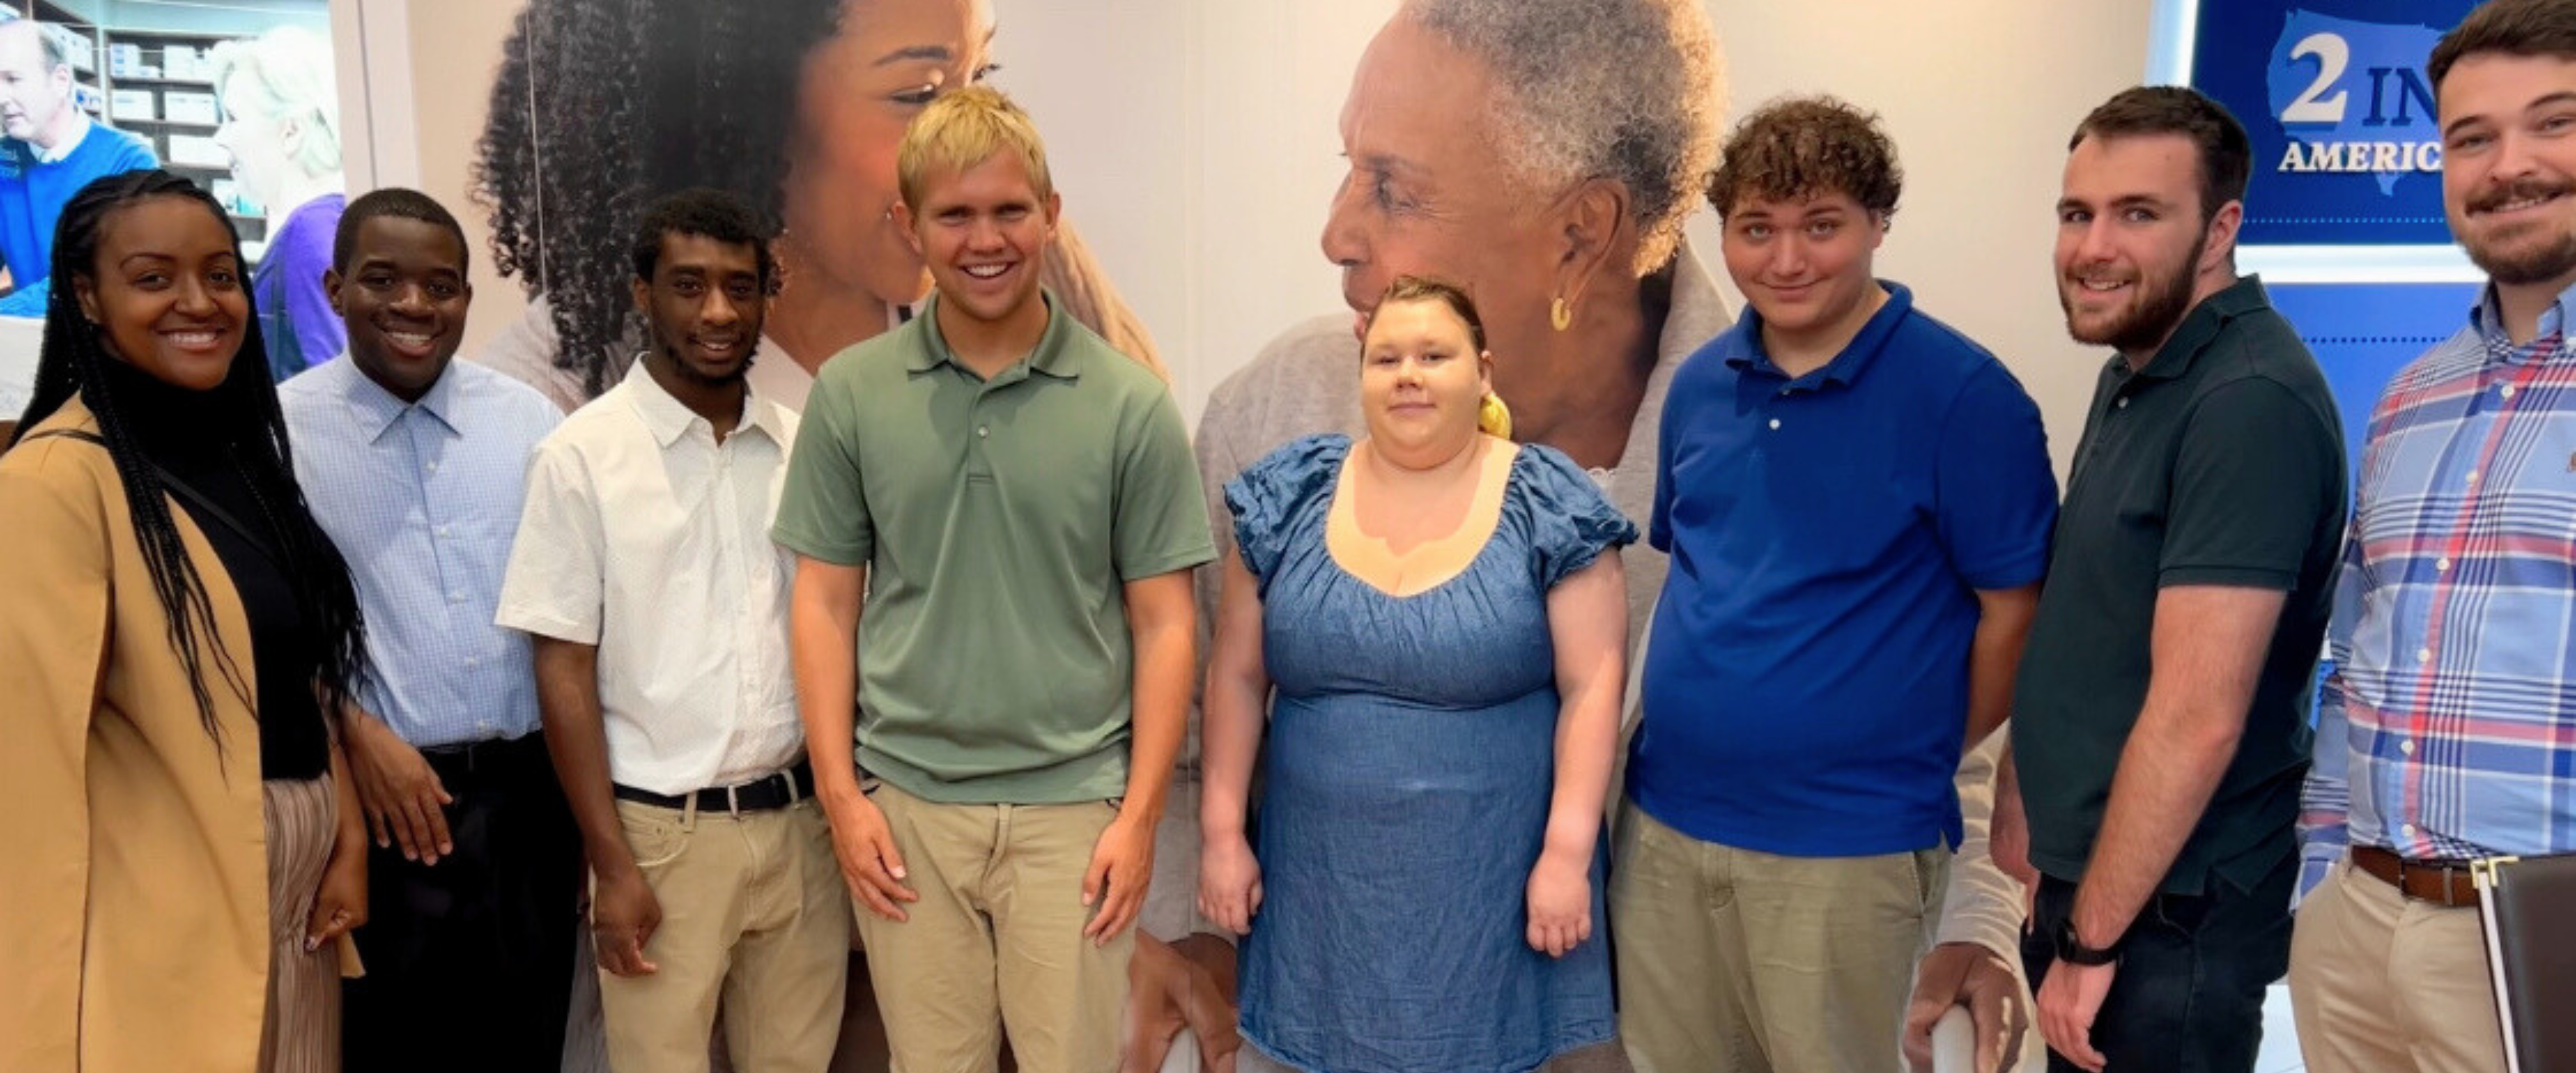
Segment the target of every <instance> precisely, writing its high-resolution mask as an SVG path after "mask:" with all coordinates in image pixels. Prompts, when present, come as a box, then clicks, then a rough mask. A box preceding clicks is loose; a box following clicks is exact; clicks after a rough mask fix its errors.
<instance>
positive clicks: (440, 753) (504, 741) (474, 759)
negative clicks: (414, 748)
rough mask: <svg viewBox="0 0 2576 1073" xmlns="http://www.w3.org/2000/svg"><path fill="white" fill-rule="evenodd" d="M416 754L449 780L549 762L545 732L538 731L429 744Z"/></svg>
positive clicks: (440, 775)
mask: <svg viewBox="0 0 2576 1073" xmlns="http://www.w3.org/2000/svg"><path fill="white" fill-rule="evenodd" d="M420 758H421V759H423V760H426V761H429V769H430V770H431V771H435V772H437V773H438V777H439V778H440V779H443V780H451V781H452V780H456V779H462V778H468V777H471V776H474V775H478V774H483V773H487V772H491V771H498V770H503V769H508V768H514V767H524V766H527V765H529V764H531V763H533V764H537V765H550V764H551V763H552V761H551V760H550V759H549V758H548V757H547V755H546V736H545V734H544V732H542V731H540V732H536V733H531V734H523V735H521V736H519V737H515V738H486V739H484V740H482V741H469V742H463V743H459V744H456V745H433V746H430V747H428V748H426V749H422V750H421V751H420Z"/></svg>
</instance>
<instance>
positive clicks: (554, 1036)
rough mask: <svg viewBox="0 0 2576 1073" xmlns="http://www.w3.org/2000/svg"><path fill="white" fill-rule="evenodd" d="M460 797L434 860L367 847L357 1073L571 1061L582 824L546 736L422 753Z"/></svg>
mask: <svg viewBox="0 0 2576 1073" xmlns="http://www.w3.org/2000/svg"><path fill="white" fill-rule="evenodd" d="M424 755H425V756H427V757H428V758H429V764H430V767H431V769H433V770H435V771H436V772H437V773H438V778H439V781H440V782H441V783H443V784H444V785H445V786H446V787H447V793H448V796H450V797H452V798H454V799H455V803H453V804H450V805H448V806H447V808H446V813H447V830H448V834H449V836H450V838H451V839H452V840H453V842H454V843H455V846H456V851H455V852H454V853H453V854H450V855H446V856H442V857H440V858H439V859H438V863H437V864H436V865H424V864H420V863H418V862H415V861H407V860H404V859H403V855H402V849H401V848H400V846H399V845H397V846H395V847H391V848H376V847H370V848H369V850H368V854H367V909H368V913H367V923H366V925H365V926H364V927H361V928H359V929H358V931H357V943H358V956H359V957H360V958H361V959H362V960H363V961H365V963H366V975H365V976H364V977H361V978H359V979H355V980H350V981H348V982H347V983H346V984H345V985H344V988H343V992H342V994H343V997H344V1002H345V1012H344V1015H343V1018H344V1019H343V1026H342V1036H341V1040H342V1043H341V1047H342V1054H343V1057H344V1059H345V1063H346V1066H347V1068H348V1069H349V1070H350V1071H351V1073H383V1071H396V1073H401V1071H407V1070H421V1071H431V1070H437V1071H441V1073H444V1071H449V1070H475V1071H478V1073H480V1071H486V1070H488V1071H492V1073H518V1071H521V1070H528V1071H536V1070H543V1071H546V1073H554V1071H556V1070H558V1069H560V1068H561V1066H562V1060H563V1035H564V1015H565V1011H566V1009H567V1007H568V1006H569V1004H570V1002H571V994H572V972H571V969H572V959H573V938H574V935H575V929H576V928H577V927H578V926H579V924H580V917H579V916H578V915H577V914H576V909H577V907H578V905H579V899H580V896H581V862H582V856H581V836H580V831H579V829H577V828H576V827H574V826H573V820H572V811H571V809H570V808H569V807H568V806H566V805H565V803H564V796H563V790H562V788H561V787H560V786H559V785H558V784H557V783H556V782H555V773H554V767H553V765H552V764H551V763H550V762H549V761H548V760H547V757H546V745H545V738H544V736H543V735H539V734H530V735H528V736H526V737H524V738H519V739H517V740H515V741H508V742H485V743H481V744H478V745H476V746H473V747H471V748H469V749H459V750H440V751H432V752H425V753H424Z"/></svg>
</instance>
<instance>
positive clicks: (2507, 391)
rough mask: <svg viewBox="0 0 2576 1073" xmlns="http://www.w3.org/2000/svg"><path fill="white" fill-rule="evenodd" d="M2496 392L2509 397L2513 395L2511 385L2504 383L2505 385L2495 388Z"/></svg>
mask: <svg viewBox="0 0 2576 1073" xmlns="http://www.w3.org/2000/svg"><path fill="white" fill-rule="evenodd" d="M2496 393H2497V394H2500V395H2503V396H2504V397H2505V398H2508V399H2510V398H2512V397H2513V385H2511V384H2506V385H2505V386H2503V387H2501V388H2498V389H2496Z"/></svg>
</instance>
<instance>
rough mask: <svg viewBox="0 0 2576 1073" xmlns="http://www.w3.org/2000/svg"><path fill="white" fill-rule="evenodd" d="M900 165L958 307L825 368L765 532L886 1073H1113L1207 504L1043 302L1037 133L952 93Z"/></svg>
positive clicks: (924, 117)
mask: <svg viewBox="0 0 2576 1073" xmlns="http://www.w3.org/2000/svg"><path fill="white" fill-rule="evenodd" d="M896 167H897V171H898V173H899V177H900V180H901V188H902V198H903V200H902V203H901V204H900V205H899V206H897V209H896V212H897V214H898V222H899V223H901V224H902V225H903V226H904V228H905V230H906V232H907V233H908V235H909V237H910V239H911V241H912V244H913V246H914V248H915V249H916V250H918V251H919V252H920V253H921V255H922V257H923V259H924V260H925V261H926V262H928V264H929V266H930V273H931V277H932V279H933V280H934V281H935V282H936V283H937V284H938V293H937V295H936V296H935V297H933V298H932V299H931V301H930V302H929V303H928V305H927V306H926V307H925V308H924V310H923V311H922V313H921V315H919V316H917V317H914V318H913V319H912V320H911V321H909V322H907V323H906V324H904V325H903V326H902V327H900V328H897V329H895V330H893V331H890V332H888V333H886V334H884V335H881V336H878V337H877V338H875V339H871V340H869V341H867V342H864V343H861V344H859V345H857V346H855V347H852V348H850V349H849V350H847V351H844V352H842V353H841V354H839V355H837V356H835V357H834V358H833V359H832V360H831V362H830V363H828V364H827V365H825V366H824V368H823V372H822V375H821V376H820V377H819V378H818V379H817V380H816V382H815V385H814V392H813V395H812V397H811V398H810V399H809V400H808V401H807V403H806V410H805V416H804V425H803V430H802V431H801V432H800V433H799V435H798V437H797V442H796V449H795V452H794V454H793V456H792V458H791V460H790V462H789V466H788V473H787V478H786V490H785V493H784V496H783V498H782V500H781V502H780V505H779V511H778V522H777V527H776V530H775V535H776V537H777V540H778V542H779V543H780V544H782V545H784V546H786V547H787V548H788V549H790V550H792V551H794V552H796V553H797V555H798V556H799V559H798V563H797V574H796V583H795V591H794V596H793V604H792V608H791V612H790V617H791V625H792V633H793V638H792V644H793V648H794V653H795V662H796V681H797V689H798V694H799V697H800V704H801V708H802V712H803V715H804V719H805V726H806V731H807V744H808V748H809V749H810V750H811V751H812V754H813V759H814V769H815V795H816V796H817V797H818V798H819V799H820V800H821V801H822V802H823V806H824V811H825V813H826V814H827V815H828V816H829V818H830V820H831V825H832V839H833V844H834V847H835V848H836V849H837V850H838V852H839V854H840V860H841V870H842V872H843V873H844V875H845V877H846V878H847V879H848V881H849V885H850V889H851V891H852V892H853V894H854V895H855V896H856V897H857V898H858V900H859V901H860V903H861V904H862V907H863V911H862V912H860V913H859V917H858V923H859V928H860V930H861V932H862V933H863V934H864V937H865V940H866V946H867V954H868V964H869V970H870V975H871V976H872V977H873V978H874V979H875V981H876V993H877V1002H878V1006H879V1009H880V1010H881V1011H882V1012H883V1013H884V1015H885V1024H886V1035H887V1041H888V1043H889V1045H890V1047H891V1049H892V1051H893V1057H894V1065H895V1068H897V1069H977V1068H986V1069H989V1068H991V1067H992V1064H993V1062H994V1057H995V1054H996V1051H997V1049H998V1046H999V1044H1000V1042H1001V1038H1002V1033H1003V1032H1005V1031H1007V1032H1008V1034H1009V1039H1010V1044H1011V1050H1012V1052H1013V1054H1014V1055H1015V1056H1016V1057H1017V1059H1018V1061H1019V1067H1020V1068H1021V1069H1024V1070H1028V1071H1030V1073H1090V1071H1097V1070H1108V1069H1111V1068H1114V1067H1115V1066H1116V1064H1117V1060H1118V1043H1119V1028H1120V1021H1119V1011H1120V1008H1121V1007H1122V1006H1123V1005H1124V1003H1125V1001H1126V994H1127V965H1128V958H1129V955H1130V952H1131V950H1132V948H1133V946H1134V933H1133V932H1132V931H1131V930H1130V929H1129V927H1128V925H1129V924H1130V923H1132V922H1133V921H1134V920H1135V918H1136V913H1137V910H1138V909H1139V908H1140V907H1141V906H1142V905H1143V903H1144V898H1145V885H1146V880H1147V877H1148V876H1150V875H1151V874H1152V866H1153V854H1154V824H1155V822H1156V821H1157V820H1158V819H1159V818H1160V817H1161V814H1162V810H1163V799H1164V792H1165V789H1166V786H1167V784H1168V783H1169V781H1170V778H1171V773H1172V761H1173V758H1174V756H1175V755H1176V754H1177V753H1178V752H1179V750H1180V746H1181V738H1182V734H1183V732H1184V729H1185V727H1186V725H1187V724H1186V720H1187V707H1188V704H1189V697H1190V673H1191V669H1192V661H1193V655H1192V652H1191V645H1192V639H1193V638H1192V634H1193V630H1194V628H1195V624H1194V623H1193V621H1192V615H1193V613H1194V612H1193V607H1192V604H1191V600H1190V583H1189V576H1190V575H1189V571H1190V569H1191V568H1192V567H1195V566H1197V565H1199V564H1201V563H1204V562H1207V561H1209V560H1210V559H1212V558H1214V557H1215V549H1214V546H1213V544H1212V542H1211V541H1210V539H1209V532H1208V523H1207V508H1206V505H1205V503H1204V501H1203V500H1202V498H1201V493H1200V491H1199V477H1198V471H1197V466H1196V464H1195V462H1193V460H1192V457H1191V454H1190V445H1189V437H1188V433H1187V431H1186V430H1185V429H1184V428H1183V426H1182V424H1181V416H1180V411H1179V410H1178V408H1177V407H1176V406H1174V404H1173V402H1172V398H1171V393H1170V391H1169V390H1168V389H1167V388H1166V387H1165V385H1164V384H1163V382H1162V381H1161V380H1160V379H1159V378H1158V377H1157V376H1156V375H1155V374H1154V373H1153V372H1151V371H1150V370H1148V369H1146V368H1145V367H1144V366H1142V365H1139V364H1138V363H1136V362H1135V361H1133V360H1131V359H1129V358H1127V357H1125V356H1123V355H1121V354H1119V353H1118V352H1117V351H1116V350H1113V349H1111V348H1110V346H1109V344H1108V343H1106V342H1103V341H1102V340H1101V339H1100V338H1099V337H1098V336H1096V335H1093V334H1092V333H1091V332H1090V331H1088V330H1087V329H1085V328H1083V327H1082V326H1081V325H1080V324H1077V323H1075V322H1074V320H1073V318H1071V317H1069V316H1064V315H1062V314H1061V311H1060V310H1058V309H1057V308H1056V307H1055V302H1054V299H1053V298H1052V297H1050V296H1049V295H1047V294H1046V292H1045V291H1044V290H1043V289H1042V288H1041V287H1040V286H1039V285H1038V277H1039V273H1040V266H1041V259H1042V257H1043V256H1044V249H1045V246H1046V242H1047V239H1048V237H1049V236H1050V235H1051V234H1052V232H1053V231H1054V229H1055V225H1056V214H1057V209H1058V206H1059V200H1058V198H1057V196H1056V194H1055V191H1054V189H1053V187H1052V186H1051V184H1050V183H1049V181H1048V176H1047V167H1046V154H1045V149H1044V147H1043V146H1042V145H1041V143H1040V142H1039V139H1038V135H1037V131H1036V129H1035V128H1034V127H1033V126H1031V124H1030V123H1029V120H1028V117H1027V116H1026V115H1025V114H1023V113H1022V112H1021V111H1020V110H1019V109H1018V108H1017V107H1015V106H1013V105H1012V104H1011V103H1010V102H1009V101H1008V100H1007V99H1005V98H1003V97H1002V95H1001V94H999V93H997V92H994V91H992V90H989V89H983V88H968V89H964V90H960V91H958V92H955V93H952V94H949V95H947V96H943V97H941V98H940V99H939V100H938V101H936V102H934V103H933V104H931V105H930V106H929V107H928V108H927V109H925V110H924V111H923V112H922V114H921V115H920V116H919V117H918V118H916V119H914V120H913V123H912V126H911V128H910V129H909V130H907V131H906V132H905V134H904V139H903V143H902V146H901V148H900V150H899V151H898V157H897V164H896ZM863 600H864V614H862V604H863ZM854 703H855V708H856V713H855V714H856V728H855V746H856V751H855V756H854V755H853V743H854V736H853V714H854V712H853V706H854Z"/></svg>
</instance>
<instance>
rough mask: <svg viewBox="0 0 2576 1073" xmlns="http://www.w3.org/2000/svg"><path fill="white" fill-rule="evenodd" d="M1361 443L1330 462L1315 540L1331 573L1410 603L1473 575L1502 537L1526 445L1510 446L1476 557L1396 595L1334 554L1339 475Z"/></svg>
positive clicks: (1348, 445) (1345, 448) (1350, 444)
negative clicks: (1500, 487) (1330, 475)
mask: <svg viewBox="0 0 2576 1073" xmlns="http://www.w3.org/2000/svg"><path fill="white" fill-rule="evenodd" d="M1360 442H1361V441H1359V440H1358V439H1351V440H1347V441H1345V442H1344V443H1343V444H1342V457H1341V458H1339V459H1337V460H1335V461H1334V463H1333V480H1332V484H1331V486H1330V487H1329V488H1327V489H1326V490H1325V492H1324V516H1323V521H1322V524H1323V527H1324V531H1323V532H1322V533H1321V534H1320V535H1319V536H1318V539H1319V540H1321V541H1322V542H1323V545H1324V561H1326V562H1328V563H1331V564H1332V566H1333V572H1334V573H1337V574H1340V575H1341V576H1343V577H1345V578H1348V579H1350V580H1351V581H1352V582H1353V583H1355V584H1357V585H1358V586H1359V587H1361V588H1363V589H1366V590H1368V591H1369V592H1371V593H1373V594H1375V595H1377V596H1379V597H1382V598H1384V599H1388V600H1393V601H1396V602H1398V603H1402V602H1405V601H1409V600H1418V599H1421V598H1422V597H1425V596H1429V595H1431V594H1432V593H1435V592H1439V591H1440V590H1442V589H1445V588H1448V587H1449V586H1451V585H1455V584H1457V583H1458V582H1459V581H1460V580H1462V579H1464V578H1466V577H1467V575H1469V574H1473V573H1475V572H1476V568H1477V567H1479V566H1482V565H1484V562H1485V558H1486V556H1487V555H1490V554H1491V553H1492V552H1493V550H1494V544H1495V543H1496V541H1495V538H1496V537H1498V536H1500V535H1502V532H1503V513H1504V511H1505V510H1507V509H1509V507H1510V505H1511V497H1512V486H1513V485H1515V484H1518V483H1519V482H1520V479H1521V459H1522V458H1523V457H1524V456H1525V455H1526V453H1527V447H1526V445H1523V444H1519V443H1513V444H1511V449H1512V456H1511V459H1510V461H1508V462H1505V463H1504V472H1503V490H1502V497H1501V500H1500V501H1499V502H1497V503H1496V504H1495V505H1494V524H1493V525H1492V526H1491V527H1489V528H1487V529H1486V530H1485V538H1484V539H1483V540H1481V541H1479V542H1477V544H1476V552H1475V554H1473V555H1470V556H1468V557H1467V562H1466V564H1465V565H1463V566H1460V567H1459V568H1458V569H1457V571H1456V572H1455V573H1452V574H1450V575H1449V576H1448V577H1444V578H1441V579H1440V580H1438V581H1436V582H1433V583H1431V584H1430V585H1427V586H1424V587H1423V588H1421V589H1418V590H1415V591H1413V592H1407V593H1399V592H1391V591H1388V590H1387V589H1385V588H1382V587H1380V586H1379V585H1378V584H1377V583H1376V582H1373V581H1370V580H1369V579H1367V578H1364V577H1361V576H1360V575H1359V572H1358V571H1355V570H1352V569H1351V568H1350V567H1349V566H1348V565H1345V564H1344V563H1343V562H1342V557H1341V556H1339V555H1337V554H1334V552H1333V505H1334V504H1335V503H1337V502H1339V501H1340V500H1341V497H1342V476H1343V474H1344V473H1345V472H1346V471H1347V470H1348V469H1349V468H1350V465H1351V459H1352V457H1353V456H1355V455H1357V454H1358V453H1359V445H1360ZM1506 442H1508V441H1506ZM1354 479H1356V478H1354Z"/></svg>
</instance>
